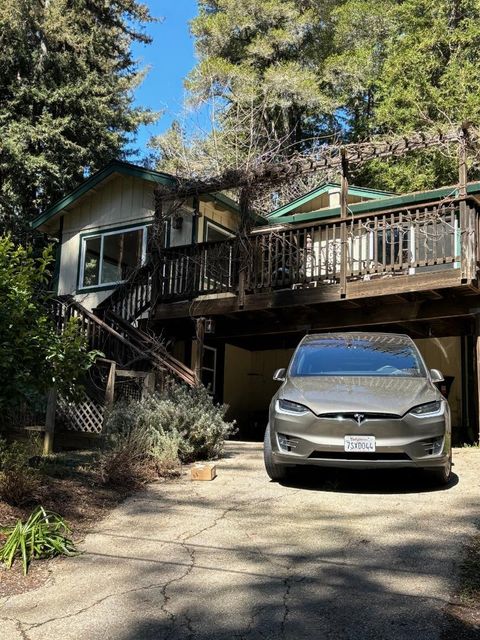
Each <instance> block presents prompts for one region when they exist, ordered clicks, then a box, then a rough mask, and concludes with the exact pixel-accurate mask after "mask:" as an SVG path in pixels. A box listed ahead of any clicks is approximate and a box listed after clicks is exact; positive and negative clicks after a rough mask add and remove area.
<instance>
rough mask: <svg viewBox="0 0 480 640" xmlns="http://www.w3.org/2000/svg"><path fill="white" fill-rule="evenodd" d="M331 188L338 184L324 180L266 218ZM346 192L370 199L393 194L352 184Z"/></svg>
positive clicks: (283, 213) (288, 210)
mask: <svg viewBox="0 0 480 640" xmlns="http://www.w3.org/2000/svg"><path fill="white" fill-rule="evenodd" d="M332 189H340V184H338V183H336V182H325V183H324V184H321V185H320V186H319V187H316V188H315V189H312V190H311V191H309V192H308V193H305V194H304V195H303V196H300V197H298V198H296V199H295V200H292V202H289V203H288V204H285V205H283V207H279V208H278V209H275V210H274V211H272V212H271V213H269V214H268V216H267V218H269V219H271V220H276V219H277V218H280V217H283V216H284V215H285V214H287V213H289V212H290V211H293V210H294V209H296V208H297V207H301V206H302V205H304V204H306V203H307V202H310V201H311V200H314V199H315V198H318V197H319V196H321V195H323V194H325V193H329V192H330V191H331V190H332ZM348 193H349V194H351V195H352V196H359V197H361V198H370V199H372V200H379V199H380V198H388V197H390V196H392V195H394V194H393V193H392V192H391V191H379V190H378V189H366V188H365V187H355V186H354V185H352V186H349V187H348Z"/></svg>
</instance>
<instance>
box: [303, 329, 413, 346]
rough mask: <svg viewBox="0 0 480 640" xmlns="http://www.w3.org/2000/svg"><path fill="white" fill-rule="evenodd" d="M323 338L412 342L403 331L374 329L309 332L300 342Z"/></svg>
mask: <svg viewBox="0 0 480 640" xmlns="http://www.w3.org/2000/svg"><path fill="white" fill-rule="evenodd" d="M325 340H349V341H350V340H351V341H356V340H370V341H371V342H372V343H373V342H376V343H379V342H383V343H385V344H393V343H395V344H399V343H400V344H401V343H412V342H413V340H412V339H411V338H410V336H407V335H406V334H404V333H380V332H374V331H344V332H335V333H310V334H308V335H306V336H305V337H304V338H303V340H302V342H301V344H309V343H310V344H311V343H315V342H324V341H325Z"/></svg>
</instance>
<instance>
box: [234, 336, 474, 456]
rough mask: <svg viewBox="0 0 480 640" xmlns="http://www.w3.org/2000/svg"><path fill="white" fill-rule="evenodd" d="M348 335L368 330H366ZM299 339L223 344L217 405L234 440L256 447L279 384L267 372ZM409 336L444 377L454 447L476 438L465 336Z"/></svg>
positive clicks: (285, 357)
mask: <svg viewBox="0 0 480 640" xmlns="http://www.w3.org/2000/svg"><path fill="white" fill-rule="evenodd" d="M352 330H362V331H368V330H369V328H368V327H360V328H355V329H352ZM370 330H374V331H386V332H392V333H393V332H394V333H407V334H408V333H409V332H408V331H406V330H405V328H399V327H397V326H395V327H394V326H391V327H382V328H379V327H378V326H376V327H370ZM303 335H305V334H304V333H302V334H295V335H290V336H288V337H285V336H268V337H266V336H263V337H261V336H259V337H256V338H255V339H254V340H250V341H245V342H244V343H240V344H239V343H237V344H229V343H227V344H225V345H224V364H223V385H222V387H223V388H222V396H223V397H222V400H223V402H225V403H226V404H227V405H229V412H228V417H229V418H231V419H235V420H236V421H237V425H238V432H237V434H236V436H235V438H237V439H241V440H250V441H256V442H259V441H261V440H262V439H263V435H264V432H265V427H266V425H267V422H268V407H269V404H270V401H271V398H272V396H273V395H274V394H275V392H276V391H277V389H278V387H279V384H280V383H279V382H275V381H274V380H273V373H274V371H275V370H276V369H279V368H282V367H287V366H288V363H289V362H290V359H291V357H292V355H293V353H294V350H295V346H296V345H297V344H298V342H299V341H300V340H301V338H302V337H303ZM410 336H411V337H412V338H413V340H414V341H415V343H416V345H417V346H418V348H419V350H420V352H421V353H422V356H423V358H424V359H425V362H426V364H427V367H428V368H430V369H439V370H440V371H441V372H442V373H443V375H444V377H445V382H443V383H440V384H439V388H440V390H441V391H442V393H443V394H444V395H445V396H446V397H448V400H449V404H450V408H451V412H452V425H453V441H454V444H455V445H459V444H463V443H468V442H473V441H474V440H475V438H476V435H475V434H476V428H475V425H476V409H475V403H474V389H472V378H473V362H472V361H471V359H470V358H468V357H465V356H466V354H468V353H473V349H470V348H469V345H468V344H467V343H468V337H464V336H440V337H433V336H431V337H430V336H429V337H418V335H415V334H414V333H413V332H411V333H410ZM275 338H276V339H275Z"/></svg>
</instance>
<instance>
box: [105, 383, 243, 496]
mask: <svg viewBox="0 0 480 640" xmlns="http://www.w3.org/2000/svg"><path fill="white" fill-rule="evenodd" d="M226 410H227V407H226V406H224V405H215V404H214V403H213V401H212V399H211V397H210V396H209V395H208V392H207V390H206V389H205V388H204V387H197V388H195V389H189V388H187V387H185V386H183V385H179V384H176V383H174V382H171V381H170V382H168V383H167V385H166V387H165V389H164V390H163V391H162V392H161V393H155V394H152V395H150V396H148V397H146V398H144V399H143V400H138V401H131V402H128V403H125V402H121V403H118V404H117V405H115V407H114V408H113V410H112V411H111V412H110V414H109V416H108V417H107V421H106V428H107V433H108V437H107V451H106V453H105V454H104V457H103V462H102V473H103V477H104V479H105V480H108V481H110V482H115V483H121V484H129V483H134V482H135V478H137V479H140V481H142V480H148V479H150V478H151V475H152V472H153V473H155V474H156V475H171V474H172V473H175V471H176V470H177V468H178V465H179V462H193V461H195V460H208V459H212V458H217V457H218V456H219V455H220V454H221V452H222V450H223V443H224V440H225V439H226V438H227V437H228V436H229V435H231V434H232V433H233V432H234V423H233V422H226V421H225V419H224V418H225V413H226Z"/></svg>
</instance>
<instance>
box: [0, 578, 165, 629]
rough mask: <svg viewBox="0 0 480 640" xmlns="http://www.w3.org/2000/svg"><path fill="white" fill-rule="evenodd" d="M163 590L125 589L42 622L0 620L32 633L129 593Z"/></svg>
mask: <svg viewBox="0 0 480 640" xmlns="http://www.w3.org/2000/svg"><path fill="white" fill-rule="evenodd" d="M162 588H163V583H161V584H158V583H153V584H149V585H145V586H144V587H135V588H133V589H125V591H118V592H116V593H109V594H107V595H106V596H103V597H102V598H99V599H98V600H95V602H92V603H91V604H89V605H88V606H86V607H82V608H81V609H78V610H77V611H73V612H72V613H67V614H65V615H63V616H55V617H53V618H48V619H47V620H42V621H41V622H25V621H21V620H18V619H16V618H6V617H2V618H0V620H11V621H12V622H16V623H19V624H20V625H22V627H26V630H27V631H30V630H31V629H38V628H39V627H43V626H45V625H46V624H49V623H50V622H58V621H59V620H68V619H69V618H75V617H76V616H79V615H81V614H82V613H85V612H86V611H89V610H90V609H93V608H94V607H96V606H98V605H99V604H102V602H105V601H106V600H109V599H110V598H116V597H119V596H124V595H127V594H129V593H136V592H141V591H148V590H150V589H162Z"/></svg>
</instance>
